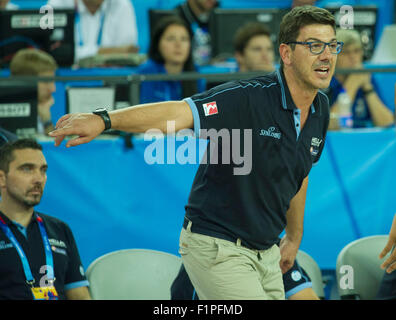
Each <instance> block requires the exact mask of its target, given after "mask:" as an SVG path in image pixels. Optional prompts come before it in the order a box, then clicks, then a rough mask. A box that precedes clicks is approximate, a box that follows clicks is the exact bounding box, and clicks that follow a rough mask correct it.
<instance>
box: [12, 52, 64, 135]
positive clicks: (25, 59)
mask: <svg viewBox="0 0 396 320" xmlns="http://www.w3.org/2000/svg"><path fill="white" fill-rule="evenodd" d="M57 68H58V65H57V63H56V61H55V59H54V58H53V57H52V56H50V55H49V54H48V53H46V52H44V51H41V50H38V49H32V48H29V49H21V50H19V51H18V52H17V53H16V54H15V55H14V57H13V58H12V60H11V63H10V71H11V75H12V76H42V77H54V76H55V71H56V69H57ZM54 92H55V82H53V81H46V82H44V81H40V82H38V84H37V107H38V110H37V114H38V117H39V121H38V128H37V132H38V133H41V134H47V133H48V132H50V131H52V130H54V125H53V123H52V120H51V107H52V106H53V105H54V103H55V100H54V98H53V96H52V94H53V93H54Z"/></svg>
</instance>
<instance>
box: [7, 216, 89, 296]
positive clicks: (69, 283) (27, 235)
mask: <svg viewBox="0 0 396 320" xmlns="http://www.w3.org/2000/svg"><path fill="white" fill-rule="evenodd" d="M38 215H39V216H40V217H41V218H42V219H43V222H44V226H45V229H46V232H47V235H48V240H49V243H50V245H51V249H52V256H53V259H54V272H55V278H56V280H55V282H54V285H55V288H56V291H57V293H58V295H59V299H66V294H65V291H66V290H68V289H73V288H78V287H83V286H88V281H87V279H86V277H85V274H84V269H83V267H82V264H81V260H80V256H79V253H78V250H77V246H76V242H75V240H74V237H73V234H72V232H71V230H70V228H69V227H68V226H67V225H66V224H65V223H64V222H62V221H60V220H59V219H56V218H54V217H50V216H48V215H45V214H42V213H38ZM0 217H1V218H2V219H3V220H4V221H5V223H6V224H7V225H8V226H9V228H10V230H11V232H12V233H13V234H14V236H15V238H16V239H17V241H18V243H19V244H20V246H21V247H22V249H23V251H24V253H25V255H26V257H27V260H28V262H29V265H30V269H31V272H32V275H33V278H34V279H35V286H38V285H39V283H40V279H41V278H42V277H43V276H44V274H43V273H40V269H41V267H42V266H44V265H45V264H46V260H45V251H44V246H43V239H42V236H41V233H40V230H39V226H38V223H37V221H36V219H32V221H31V222H30V224H29V225H28V227H27V228H24V227H23V226H21V225H19V224H17V223H15V222H12V221H11V220H10V219H8V217H6V216H5V215H4V214H3V213H2V212H0ZM0 299H5V300H32V299H33V296H32V293H31V290H30V287H29V286H28V285H27V284H26V277H25V274H24V271H23V267H22V262H21V259H20V257H19V255H18V253H17V251H16V249H15V247H14V245H13V244H12V242H11V241H10V239H8V237H7V236H6V235H5V234H4V232H3V230H1V229H0Z"/></svg>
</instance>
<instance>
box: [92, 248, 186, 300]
mask: <svg viewBox="0 0 396 320" xmlns="http://www.w3.org/2000/svg"><path fill="white" fill-rule="evenodd" d="M180 265H181V259H180V258H179V257H177V256H175V255H172V254H169V253H166V252H161V251H155V250H147V249H127V250H119V251H115V252H111V253H108V254H105V255H103V256H101V257H99V258H98V259H96V260H95V261H93V262H92V263H91V264H90V266H89V267H88V269H87V272H86V274H87V278H88V281H89V283H90V286H89V291H90V294H91V297H92V299H95V300H169V299H170V287H171V285H172V282H173V280H174V279H175V278H176V275H177V273H178V271H179V268H180Z"/></svg>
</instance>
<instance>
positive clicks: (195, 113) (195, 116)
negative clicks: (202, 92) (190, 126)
mask: <svg viewBox="0 0 396 320" xmlns="http://www.w3.org/2000/svg"><path fill="white" fill-rule="evenodd" d="M184 101H186V102H187V103H188V105H189V106H190V109H191V112H192V114H193V119H194V132H195V136H196V137H199V133H200V131H201V122H200V119H199V113H198V109H197V106H196V105H195V102H194V101H193V100H192V99H191V98H186V99H184Z"/></svg>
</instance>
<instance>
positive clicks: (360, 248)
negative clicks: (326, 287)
mask: <svg viewBox="0 0 396 320" xmlns="http://www.w3.org/2000/svg"><path fill="white" fill-rule="evenodd" d="M387 240H388V236H387V235H377V236H370V237H364V238H361V239H358V240H355V241H353V242H351V243H349V244H348V245H346V246H345V247H344V248H343V249H342V250H341V252H340V253H339V254H338V257H337V265H336V274H337V286H338V293H339V295H340V298H341V299H364V300H370V299H375V296H376V294H377V292H378V289H379V285H380V283H381V280H382V277H383V275H384V270H382V269H381V268H380V265H381V264H382V262H383V261H384V260H385V259H386V258H383V259H381V260H380V259H379V258H378V255H379V254H380V252H381V251H382V249H383V248H384V247H385V245H386V242H387Z"/></svg>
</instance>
